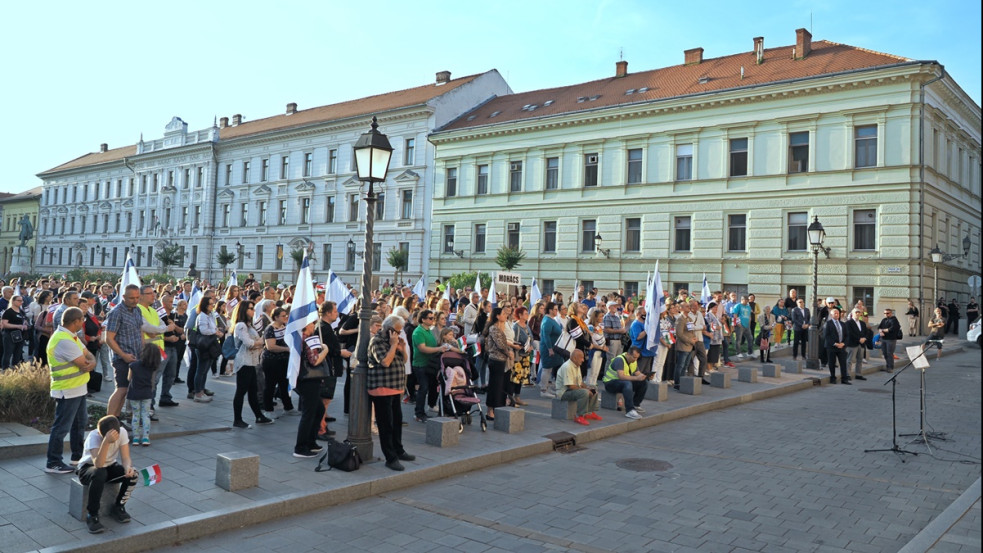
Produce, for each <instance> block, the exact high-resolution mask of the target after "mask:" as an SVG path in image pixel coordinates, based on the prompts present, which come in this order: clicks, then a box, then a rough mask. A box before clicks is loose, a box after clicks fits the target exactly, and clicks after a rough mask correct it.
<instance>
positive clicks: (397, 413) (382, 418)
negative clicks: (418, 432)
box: [365, 315, 416, 471]
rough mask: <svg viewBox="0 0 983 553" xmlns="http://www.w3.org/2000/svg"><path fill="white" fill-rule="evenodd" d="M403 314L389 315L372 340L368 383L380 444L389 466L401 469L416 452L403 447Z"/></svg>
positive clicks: (404, 371) (404, 348)
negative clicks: (408, 451)
mask: <svg viewBox="0 0 983 553" xmlns="http://www.w3.org/2000/svg"><path fill="white" fill-rule="evenodd" d="M403 325H404V322H403V318H402V317H400V316H399V315H390V316H388V317H386V319H385V320H384V321H382V328H381V329H380V330H379V332H378V333H376V334H375V335H373V336H372V340H371V341H370V342H369V366H368V371H366V375H365V378H366V387H367V388H368V393H369V399H370V400H371V401H372V407H373V408H374V409H375V417H376V425H377V426H378V428H379V447H380V449H382V454H383V456H385V458H386V467H388V468H390V469H392V470H395V471H401V470H403V469H404V467H403V464H402V463H400V461H413V460H414V459H416V457H414V456H413V455H410V454H409V453H406V450H405V449H403V411H402V409H401V407H400V405H399V398H400V397H401V396H402V395H403V389H404V388H405V387H406V369H405V366H406V362H407V359H406V352H407V351H408V349H407V347H406V342H405V341H404V340H403V339H402V338H401V337H400V332H402V331H403Z"/></svg>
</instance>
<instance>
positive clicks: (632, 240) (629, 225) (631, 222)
mask: <svg viewBox="0 0 983 553" xmlns="http://www.w3.org/2000/svg"><path fill="white" fill-rule="evenodd" d="M625 251H626V252H640V251H642V220H641V219H640V218H632V219H625Z"/></svg>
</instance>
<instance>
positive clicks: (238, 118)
mask: <svg viewBox="0 0 983 553" xmlns="http://www.w3.org/2000/svg"><path fill="white" fill-rule="evenodd" d="M240 123H242V114H241V113H237V114H235V115H233V116H232V126H233V127H234V126H236V125H238V124H240Z"/></svg>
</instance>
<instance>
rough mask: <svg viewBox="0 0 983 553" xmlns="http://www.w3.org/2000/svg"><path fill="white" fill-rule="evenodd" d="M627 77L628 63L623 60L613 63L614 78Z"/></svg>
mask: <svg viewBox="0 0 983 553" xmlns="http://www.w3.org/2000/svg"><path fill="white" fill-rule="evenodd" d="M627 75H628V62H627V61H625V60H621V61H618V62H615V64H614V76H615V77H624V76H627Z"/></svg>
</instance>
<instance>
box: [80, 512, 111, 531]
mask: <svg viewBox="0 0 983 553" xmlns="http://www.w3.org/2000/svg"><path fill="white" fill-rule="evenodd" d="M85 525H86V526H88V527H89V533H90V534H101V533H102V532H103V530H105V529H106V527H105V526H103V525H102V523H101V522H99V515H93V514H86V515H85Z"/></svg>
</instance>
